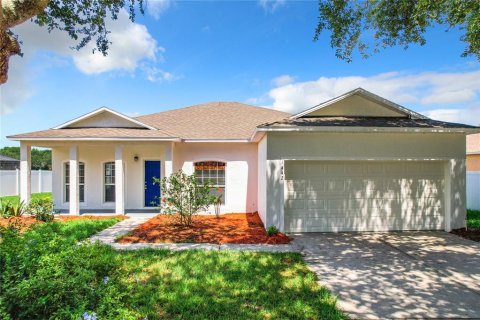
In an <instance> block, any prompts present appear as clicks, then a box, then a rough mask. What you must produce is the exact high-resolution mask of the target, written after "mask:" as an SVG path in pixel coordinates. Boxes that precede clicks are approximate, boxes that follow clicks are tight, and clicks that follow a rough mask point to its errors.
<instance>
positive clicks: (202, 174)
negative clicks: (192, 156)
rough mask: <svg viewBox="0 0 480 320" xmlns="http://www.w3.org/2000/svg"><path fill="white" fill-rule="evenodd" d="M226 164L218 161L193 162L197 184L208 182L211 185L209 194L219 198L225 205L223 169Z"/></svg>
mask: <svg viewBox="0 0 480 320" xmlns="http://www.w3.org/2000/svg"><path fill="white" fill-rule="evenodd" d="M226 165H227V164H226V163H224V162H218V161H202V162H195V176H196V178H197V181H198V182H199V183H206V182H208V181H210V183H211V184H212V185H213V188H212V189H211V194H213V195H216V196H221V201H222V204H225V167H226Z"/></svg>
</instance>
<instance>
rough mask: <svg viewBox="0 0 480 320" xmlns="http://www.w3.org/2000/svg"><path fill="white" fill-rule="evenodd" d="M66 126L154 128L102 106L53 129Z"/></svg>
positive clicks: (65, 127)
mask: <svg viewBox="0 0 480 320" xmlns="http://www.w3.org/2000/svg"><path fill="white" fill-rule="evenodd" d="M67 128H136V129H150V130H156V128H155V127H152V126H149V125H147V124H145V123H142V122H141V121H138V120H136V119H133V118H130V117H128V116H126V115H124V114H121V113H119V112H116V111H114V110H111V109H109V108H106V107H102V108H100V109H97V110H95V111H92V112H90V113H87V114H85V115H83V116H80V117H78V118H75V119H73V120H70V121H68V122H65V123H63V124H61V125H59V126H57V127H54V128H53V129H67Z"/></svg>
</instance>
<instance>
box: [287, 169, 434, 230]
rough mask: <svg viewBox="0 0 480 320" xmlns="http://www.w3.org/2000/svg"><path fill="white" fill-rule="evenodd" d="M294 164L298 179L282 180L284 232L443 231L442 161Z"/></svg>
mask: <svg viewBox="0 0 480 320" xmlns="http://www.w3.org/2000/svg"><path fill="white" fill-rule="evenodd" d="M296 162H297V163H296V166H295V169H294V170H295V174H296V176H297V177H298V178H297V180H295V179H293V180H288V179H287V180H286V181H285V186H286V187H285V229H286V230H287V231H291V232H294V231H297V232H300V231H317V232H323V231H325V232H328V231H355V230H357V231H369V230H372V231H374V230H425V229H443V226H444V201H443V192H444V178H443V164H442V163H439V162H427V161H425V162H373V161H372V162H360V161H344V162H341V161H338V162H335V163H333V162H328V161H323V162H322V161H296ZM290 164H291V163H290V162H287V163H286V167H285V170H286V177H289V175H288V172H289V170H290V167H291V166H290ZM300 168H303V176H302V169H300ZM317 170H318V171H319V172H317ZM291 200H294V201H291Z"/></svg>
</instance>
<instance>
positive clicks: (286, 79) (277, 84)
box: [271, 74, 295, 87]
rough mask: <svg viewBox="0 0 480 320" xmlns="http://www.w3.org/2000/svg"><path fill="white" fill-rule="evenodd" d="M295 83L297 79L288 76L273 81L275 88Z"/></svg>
mask: <svg viewBox="0 0 480 320" xmlns="http://www.w3.org/2000/svg"><path fill="white" fill-rule="evenodd" d="M294 81H295V77H292V76H290V75H288V74H284V75H282V76H279V77H276V78H273V79H272V81H271V82H272V84H273V85H274V86H275V87H280V86H285V85H287V84H290V83H293V82H294Z"/></svg>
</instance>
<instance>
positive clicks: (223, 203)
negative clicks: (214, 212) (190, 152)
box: [193, 160, 227, 206]
mask: <svg viewBox="0 0 480 320" xmlns="http://www.w3.org/2000/svg"><path fill="white" fill-rule="evenodd" d="M202 162H216V163H222V164H224V168H225V169H224V170H223V171H224V177H223V180H224V182H223V183H224V184H223V185H221V184H213V185H212V188H223V197H222V198H223V201H222V203H221V205H222V206H225V204H226V202H227V161H223V160H198V161H194V162H193V172H194V173H195V175H197V172H196V171H197V170H196V166H197V164H199V163H202ZM217 171H218V170H217ZM196 178H197V179H198V178H201V180H200V182H201V183H204V182H206V180H204V179H205V178H204V177H198V176H196ZM216 179H217V181H212V182H218V172H217V176H216ZM197 181H198V180H197Z"/></svg>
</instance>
